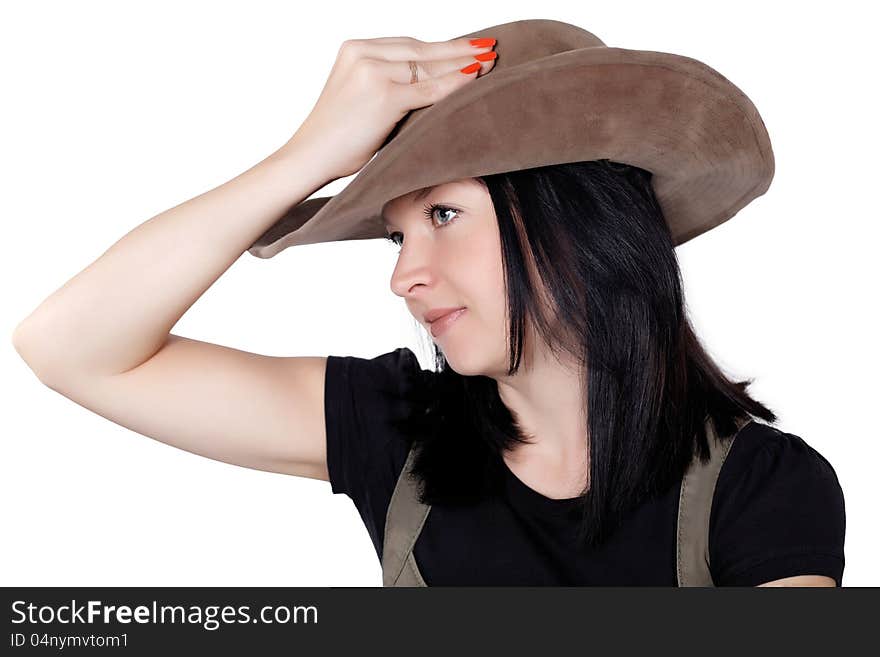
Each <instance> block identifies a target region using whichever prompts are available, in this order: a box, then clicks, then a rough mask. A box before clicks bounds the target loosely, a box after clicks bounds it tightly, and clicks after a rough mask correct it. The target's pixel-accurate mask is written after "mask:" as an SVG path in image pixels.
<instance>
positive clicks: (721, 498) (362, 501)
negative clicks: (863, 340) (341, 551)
mask: <svg viewBox="0 0 880 657" xmlns="http://www.w3.org/2000/svg"><path fill="white" fill-rule="evenodd" d="M411 368H417V369H421V367H420V365H419V363H418V360H417V358H416V356H415V354H414V353H413V352H412V351H411V350H410V349H408V348H406V347H401V348H399V349H396V350H394V351H392V352H389V353H386V354H382V355H380V356H377V357H376V358H372V359H365V358H358V357H354V356H330V357H328V359H327V371H326V383H325V390H324V394H325V420H326V427H327V468H328V471H329V475H330V484H331V489H332V491H333V493H335V494H338V493H344V494H346V495H348V497H349V498H350V499H351V500H352V502H353V503H354V505H355V507H356V508H357V510H358V512H359V513H360V515H361V518H362V519H363V521H364V524H365V525H366V528H367V531H368V532H369V534H370V537H371V539H372V541H373V544H374V546H375V548H376V553H377V555H378V557H379V559H380V561H381V558H382V547H383V545H382V541H383V535H384V531H385V515H386V513H387V510H388V505H389V503H390V501H391V494H392V492H393V491H394V487H395V485H396V483H397V479H398V477H399V475H400V473H401V471H402V470H403V464H404V461H405V460H406V457H407V453H408V449H409V443H408V442H407V441H406V440H405V439H404V438H403V436H402V435H401V434H400V433H398V432H397V431H396V430H395V429H393V428H392V423H391V422H390V419H391V418H392V417H393V416H395V414H398V413H399V412H400V411H401V408H400V406H399V405H400V404H401V403H404V402H402V401H401V400H402V399H405V393H406V390H405V389H404V388H403V386H404V385H405V383H404V380H405V377H404V374H405V373H406V372H407V371H408V370H410V369H411ZM383 390H384V391H385V392H383ZM388 390H391V391H393V392H394V395H393V396H389V394H388ZM499 461H500V462H501V463H502V464H503V463H504V460H503V459H500V458H499ZM502 470H503V477H504V481H505V483H504V487H503V490H504V493H503V494H502V495H500V496H486V499H484V500H481V501H480V502H479V503H477V504H475V505H471V506H466V507H444V506H441V505H436V504H435V505H433V506H432V507H431V511H430V513H429V514H428V518H427V520H426V522H425V525H424V526H423V527H422V531H421V534H420V535H419V538H418V540H417V542H416V544H415V547H414V555H415V559H416V562H417V563H418V566H419V571H420V572H421V574H422V577H423V578H424V579H425V582H426V583H427V585H428V586H505V585H515V586H627V585H629V586H675V585H676V560H675V548H676V543H675V529H676V518H677V514H678V497H679V487H678V485H676V486H673V487H672V488H670V489H669V490H668V491H667V492H666V493H665V494H663V495H662V496H661V497H659V498H655V499H652V500H650V501H649V502H647V503H645V504H643V505H641V506H639V507H637V508H636V509H635V510H634V512H632V513H631V514H630V515H629V516H627V517H626V518H625V520H624V522H623V523H622V524H621V525H620V527H619V529H617V530H616V531H615V533H614V534H613V535H612V536H611V537H610V538H609V540H608V541H607V542H606V543H604V544H603V545H601V546H600V547H598V548H586V547H584V546H582V545H580V546H579V545H577V543H576V541H575V533H576V529H577V522H578V519H579V516H578V515H577V514H578V513H579V512H580V510H579V509H580V507H579V506H578V504H579V500H578V498H570V499H552V498H548V497H545V496H544V495H542V494H541V493H539V492H537V491H536V490H534V489H532V488H530V487H529V486H527V485H526V484H525V483H523V482H522V481H521V480H520V479H519V478H518V477H516V475H514V474H513V472H511V471H510V469H509V468H507V467H506V465H504V466H503V468H502ZM679 484H680V480H679ZM845 528H846V517H845V510H844V498H843V491H842V489H841V487H840V484H839V482H838V479H837V475H836V473H835V471H834V469H833V468H832V466H831V464H830V463H829V462H828V461H827V460H826V459H825V458H824V457H823V456H822V455H821V454H819V453H818V452H817V451H816V450H815V449H813V448H812V447H810V446H809V445H807V443H805V442H804V441H803V440H802V439H801V438H800V437H798V436H796V435H793V434H790V433H784V432H782V431H779V430H778V429H776V428H774V427H771V426H769V425H767V424H764V423H762V422H760V421H757V420H753V421H752V422H751V423H750V424H748V425H746V426H745V427H744V428H743V429H741V430H740V432H739V435H738V436H737V438H736V440H735V441H734V443H733V446H732V447H731V449H730V452H729V453H728V456H727V459H726V460H725V461H724V465H723V467H722V469H721V473H720V474H719V478H718V482H717V484H716V488H715V494H714V499H713V503H712V511H711V516H710V525H709V557H710V571H711V574H712V578H713V581H714V582H715V585H716V586H755V585H757V584H761V583H763V582H767V581H771V580H775V579H781V578H783V577H790V576H793V575H810V574H812V575H827V576H829V577H832V578H833V579H834V580H835V581H836V582H837V585H838V586H841V578H842V576H843V567H844V552H843V548H844V534H845Z"/></svg>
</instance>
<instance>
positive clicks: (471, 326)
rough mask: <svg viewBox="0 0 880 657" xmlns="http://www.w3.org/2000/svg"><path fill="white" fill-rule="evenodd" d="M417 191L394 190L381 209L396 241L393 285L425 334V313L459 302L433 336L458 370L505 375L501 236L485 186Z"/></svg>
mask: <svg viewBox="0 0 880 657" xmlns="http://www.w3.org/2000/svg"><path fill="white" fill-rule="evenodd" d="M419 193H420V192H418V191H416V192H412V193H410V194H406V195H404V196H399V197H397V198H395V199H393V200H391V201H389V202H388V203H386V204H385V206H384V207H383V216H384V217H385V230H386V233H387V234H388V235H390V236H391V238H392V240H393V241H394V242H395V243H396V244H398V246H400V253H399V255H398V256H397V265H396V266H395V268H394V273H393V275H392V277H391V290H392V291H393V292H394V293H395V294H396V295H398V296H400V297H403V299H404V300H405V301H406V304H407V307H408V308H409V311H410V312H411V313H412V315H413V316H414V317H415V318H416V319H417V320H418V321H419V322H420V323H421V324H422V326H424V327H425V330H426V331H428V333H429V334H430V333H431V325H430V324H429V323H428V322H427V321H426V320H425V313H427V312H428V311H429V310H433V309H436V308H460V307H464V308H465V311H464V313H462V314H461V315H460V316H459V317H458V319H456V320H455V321H454V322H453V323H452V324H450V325H448V326H447V327H446V329H445V330H444V331H443V332H442V334H441V335H439V336H436V337H435V336H433V335H432V339H433V340H434V342H435V343H436V344H437V346H438V347H439V348H440V349H441V350H442V352H443V354H444V355H445V357H446V360H447V361H448V362H449V365H450V366H451V367H452V369H453V370H455V371H456V372H458V373H459V374H463V375H476V374H483V375H486V376H495V375H501V374H503V373H506V371H507V356H506V353H507V321H508V320H507V317H506V311H505V308H506V298H505V293H504V274H503V269H502V264H501V242H500V235H499V233H498V223H497V219H496V217H495V210H494V207H493V205H492V199H491V197H490V196H489V192H488V190H487V189H486V188H485V186H484V185H483V183H481V182H480V181H479V180H476V179H474V178H465V179H462V180H457V181H454V182H450V183H445V184H442V185H438V186H437V187H435V188H433V189H431V190H430V191H429V192H428V194H427V195H423V196H422V197H419ZM432 206H433V207H432ZM426 213H430V216H428V215H427V214H426ZM438 325H439V322H438Z"/></svg>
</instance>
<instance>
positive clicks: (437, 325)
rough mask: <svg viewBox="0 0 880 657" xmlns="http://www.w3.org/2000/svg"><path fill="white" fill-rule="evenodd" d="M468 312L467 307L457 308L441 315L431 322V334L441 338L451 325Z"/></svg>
mask: <svg viewBox="0 0 880 657" xmlns="http://www.w3.org/2000/svg"><path fill="white" fill-rule="evenodd" d="M466 312H467V308H457V309H456V310H453V311H452V312H448V313H446V314H445V315H441V316H440V317H438V318H437V319H435V320H434V321H433V322H431V335H433V336H434V337H435V338H439V337H440V336H441V335H442V334H443V333H444V332H445V331H446V330H447V329H449V327H450V326H452V325H453V324H454V323H455V322H456V321H458V319H459V318H460V317H461V316H462V315H464V314H465V313H466Z"/></svg>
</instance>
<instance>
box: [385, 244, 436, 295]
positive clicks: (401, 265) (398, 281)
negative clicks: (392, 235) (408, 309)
mask: <svg viewBox="0 0 880 657" xmlns="http://www.w3.org/2000/svg"><path fill="white" fill-rule="evenodd" d="M424 244H425V246H423V247H419V246H418V245H417V244H416V241H415V240H410V242H409V243H408V244H406V245H405V246H403V247H401V250H400V255H399V256H398V257H397V264H396V265H395V266H394V272H393V273H392V274H391V291H392V292H393V293H394V294H396V295H397V296H399V297H402V298H404V299H409V298H411V297H413V296H414V295H415V294H418V286H419V285H423V286H428V287H433V285H434V283H435V280H436V273H435V271H434V267H433V265H432V256H431V254H430V252H429V251H430V247H429V246H427V245H428V244H429V241H428V240H425V242H424Z"/></svg>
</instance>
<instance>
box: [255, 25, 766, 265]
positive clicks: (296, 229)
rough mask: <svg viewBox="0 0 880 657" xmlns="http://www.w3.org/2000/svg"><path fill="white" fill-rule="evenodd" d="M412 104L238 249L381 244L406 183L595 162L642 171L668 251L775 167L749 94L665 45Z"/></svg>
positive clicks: (542, 66) (606, 54)
mask: <svg viewBox="0 0 880 657" xmlns="http://www.w3.org/2000/svg"><path fill="white" fill-rule="evenodd" d="M585 33H586V32H585ZM586 34H589V33H586ZM597 41H598V40H597ZM500 42H501V41H500V39H499V43H500ZM599 43H601V42H599ZM503 56H504V55H503V52H499V60H500V59H501V58H502V57H503ZM417 112H418V116H417V117H414V118H415V120H412V121H410V122H408V124H407V125H406V126H405V128H404V129H402V130H400V131H399V133H397V134H396V135H395V136H394V138H393V139H391V140H390V141H386V145H385V146H384V147H383V148H381V149H380V150H379V151H378V153H377V154H376V155H375V156H374V157H373V159H372V160H370V162H368V163H367V164H366V166H364V167H363V168H362V169H361V170H360V171H359V172H358V174H357V175H356V176H355V177H354V178H353V179H352V180H351V182H350V183H349V184H348V185H347V186H346V187H345V189H343V190H342V191H341V192H340V193H338V194H336V195H335V196H329V197H319V198H313V199H308V200H306V201H303V202H302V203H299V204H298V205H296V206H295V207H293V208H292V209H291V210H290V211H289V212H288V213H287V214H286V215H285V216H284V217H283V218H282V219H281V220H279V221H278V222H277V223H276V224H274V225H273V226H272V227H271V228H269V230H267V231H266V232H265V233H264V234H263V235H262V236H261V237H260V238H259V239H258V240H257V241H256V242H255V243H254V244H253V245H252V246H251V247H250V248H249V249H248V251H249V252H250V253H251V254H252V255H254V256H257V257H259V258H271V257H273V256H275V255H276V254H278V253H279V252H281V251H282V250H284V249H286V248H288V247H290V246H295V245H298V244H315V243H320V242H330V241H338V240H352V239H375V238H380V237H383V235H384V225H383V220H382V217H381V210H382V207H383V206H384V205H385V204H386V203H387V202H388V201H390V200H392V199H394V198H397V197H398V196H401V195H404V194H408V193H410V192H412V191H414V190H416V189H421V188H423V187H426V186H429V185H437V184H441V183H444V182H450V181H453V180H459V179H462V178H471V177H476V176H484V175H490V174H494V173H502V172H506V171H519V170H522V169H529V168H533V167H540V166H546V165H550V164H558V163H567V162H579V161H587V160H598V159H609V160H613V161H616V162H623V163H627V164H632V165H635V166H638V167H641V168H643V169H646V170H648V171H650V172H651V173H652V174H653V178H652V184H653V187H654V192H655V195H656V197H657V200H658V202H659V204H660V206H661V209H662V210H663V213H664V216H665V217H666V220H667V223H668V224H669V228H670V232H671V233H672V236H673V240H674V243H675V244H676V245H678V244H683V243H684V242H686V241H688V240H690V239H692V238H694V237H696V236H697V235H700V234H702V233H704V232H706V231H707V230H710V229H711V228H714V227H715V226H718V225H719V224H721V223H723V222H724V221H726V220H728V219H730V218H731V217H733V216H734V215H735V214H736V213H737V212H739V210H740V209H742V208H743V207H744V206H746V205H747V204H748V203H750V202H751V201H752V200H754V199H755V198H757V197H758V196H760V195H762V194H763V193H764V192H766V191H767V189H768V187H769V186H770V182H771V181H772V179H773V174H774V170H775V161H774V156H773V151H772V148H771V144H770V138H769V136H768V134H767V130H766V127H765V125H764V122H763V120H762V119H761V117H760V115H759V114H758V111H757V109H756V108H755V106H754V105H753V104H752V102H751V101H750V100H749V98H748V97H747V96H746V95H745V94H744V93H743V92H742V91H741V90H740V89H739V88H738V87H736V86H735V85H734V84H733V83H732V82H730V81H729V80H728V79H727V78H725V77H724V76H722V75H721V74H720V73H718V72H717V71H715V70H714V69H712V68H711V67H709V66H707V65H706V64H703V63H702V62H700V61H698V60H695V59H692V58H689V57H684V56H681V55H675V54H671V53H664V52H655V51H644V50H629V49H624V48H609V47H606V46H604V45H596V46H592V47H583V48H577V49H575V50H568V51H565V52H559V53H555V54H552V55H548V56H546V57H541V58H538V59H533V60H529V61H527V62H525V63H522V64H519V65H514V66H508V67H507V68H504V69H498V70H496V69H493V70H491V71H489V72H488V73H487V74H485V75H484V76H482V77H480V78H477V79H476V80H474V81H473V82H471V83H469V84H467V85H465V86H463V87H462V88H460V89H459V90H457V91H456V92H454V93H452V94H450V95H449V96H447V97H445V98H444V99H442V100H441V101H439V102H437V103H435V104H433V105H431V106H429V107H425V108H421V109H419V110H417ZM413 114H415V112H414V113H413Z"/></svg>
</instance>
